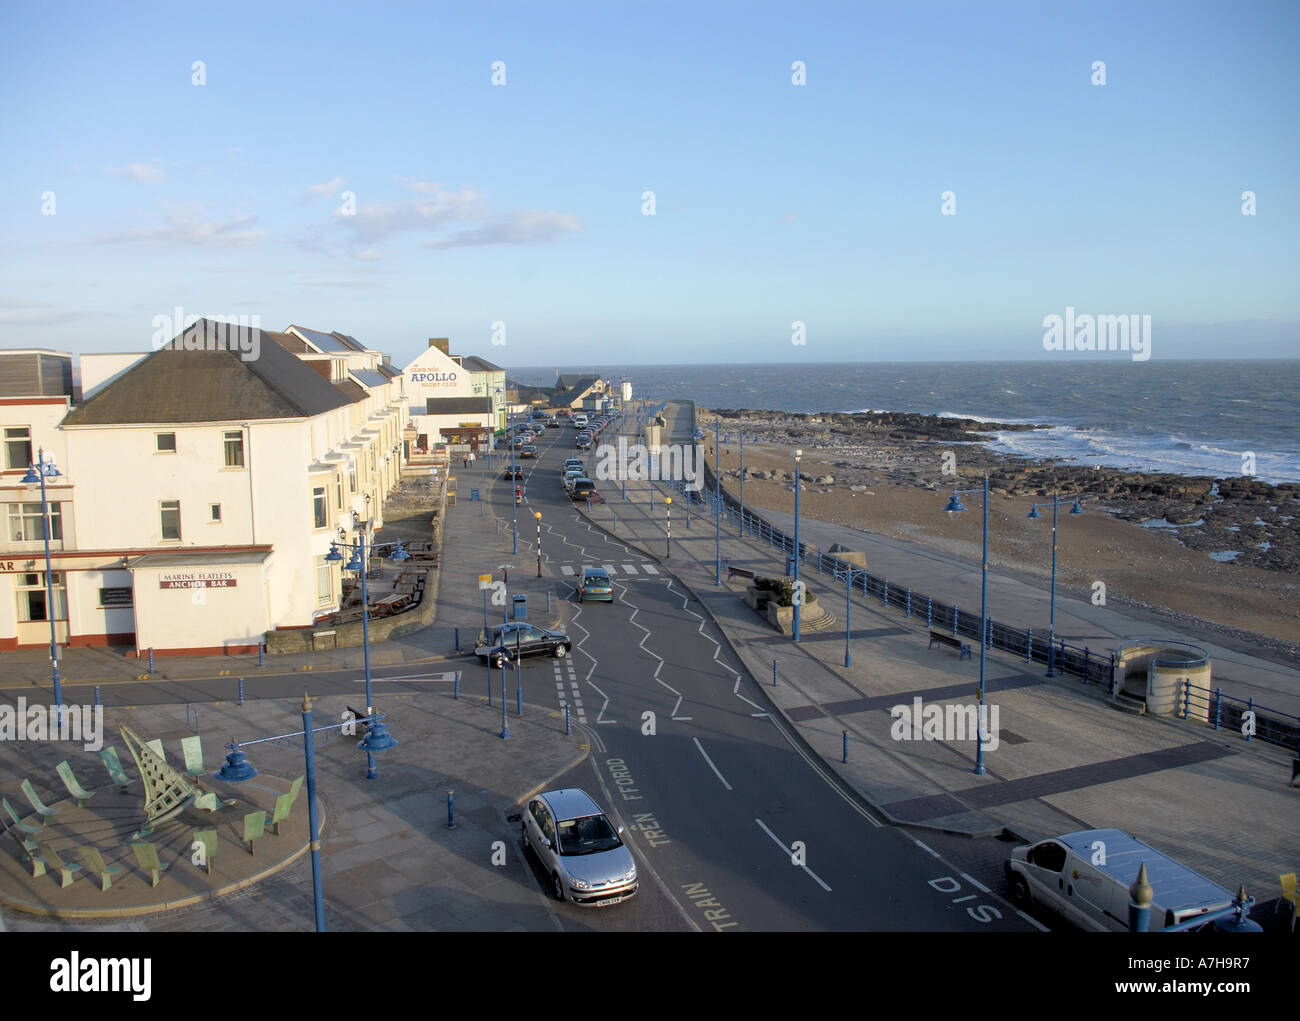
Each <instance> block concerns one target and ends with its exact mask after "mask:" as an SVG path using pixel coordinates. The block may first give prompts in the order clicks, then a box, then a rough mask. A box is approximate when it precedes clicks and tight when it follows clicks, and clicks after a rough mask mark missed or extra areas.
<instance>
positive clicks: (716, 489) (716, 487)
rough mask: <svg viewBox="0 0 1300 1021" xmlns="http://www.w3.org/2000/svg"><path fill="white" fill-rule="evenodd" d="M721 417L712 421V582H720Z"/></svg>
mask: <svg viewBox="0 0 1300 1021" xmlns="http://www.w3.org/2000/svg"><path fill="white" fill-rule="evenodd" d="M721 427H722V419H720V418H718V419H714V421H713V469H714V470H713V567H714V570H713V584H715V585H721V584H722V439H721V435H722V434H721V432H720V431H719V430H720V429H721Z"/></svg>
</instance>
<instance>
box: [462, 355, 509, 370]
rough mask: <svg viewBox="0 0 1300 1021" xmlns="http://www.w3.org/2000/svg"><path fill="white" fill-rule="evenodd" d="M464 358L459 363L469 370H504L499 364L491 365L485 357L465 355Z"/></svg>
mask: <svg viewBox="0 0 1300 1021" xmlns="http://www.w3.org/2000/svg"><path fill="white" fill-rule="evenodd" d="M464 357H465V360H464V361H463V362H462V363H461V364H462V365H463V366H464V367H465V368H467V369H469V371H470V372H505V369H503V368H501V366H500V365H493V364H492V363H491V362H489V361H488V360H487V359H486V358H479V357H478V356H477V355H465V356H464Z"/></svg>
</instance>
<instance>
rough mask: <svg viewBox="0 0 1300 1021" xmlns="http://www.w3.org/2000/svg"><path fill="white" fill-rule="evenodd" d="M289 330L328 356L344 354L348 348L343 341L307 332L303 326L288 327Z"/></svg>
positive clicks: (332, 336) (315, 331)
mask: <svg viewBox="0 0 1300 1021" xmlns="http://www.w3.org/2000/svg"><path fill="white" fill-rule="evenodd" d="M289 329H291V330H297V331H298V332H299V333H301V334H302V335H303V336H304V337H306V338H307V340H309V341H310V342H311V343H312V344H314V345H316V348H317V350H319V351H322V352H326V353H329V354H346V353H347V352H348V351H349V350H351V348H349V347H348V346H347V345H346V344H345V343H343V341H341V340H339V339H338V338H337V337H335V336H334V335H333V334H331V333H322V332H321V331H320V330H309V329H307V327H305V326H298V325H297V324H295V323H291V324H290V325H289Z"/></svg>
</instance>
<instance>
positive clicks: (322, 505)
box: [311, 486, 329, 528]
mask: <svg viewBox="0 0 1300 1021" xmlns="http://www.w3.org/2000/svg"><path fill="white" fill-rule="evenodd" d="M311 509H312V518H313V520H314V522H315V524H314V526H313V527H315V528H325V527H327V526H328V522H327V521H326V518H327V516H328V514H329V500H328V499H326V497H325V487H324V486H317V487H316V488H315V489H313V490H312V491H311Z"/></svg>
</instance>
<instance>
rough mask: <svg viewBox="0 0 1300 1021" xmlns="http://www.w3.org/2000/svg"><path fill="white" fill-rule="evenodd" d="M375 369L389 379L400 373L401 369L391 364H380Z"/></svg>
mask: <svg viewBox="0 0 1300 1021" xmlns="http://www.w3.org/2000/svg"><path fill="white" fill-rule="evenodd" d="M377 371H379V372H382V373H383V374H384V375H385V376H387V377H388V378H389V379H396V378H397V377H398V376H400V375H401V374H402V370H401V369H395V368H393V367H392V366H391V365H385V364H381V365H380V366H379V369H378V370H377Z"/></svg>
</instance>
